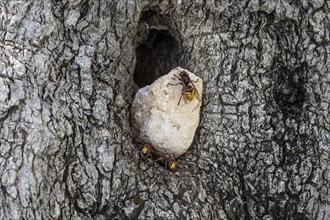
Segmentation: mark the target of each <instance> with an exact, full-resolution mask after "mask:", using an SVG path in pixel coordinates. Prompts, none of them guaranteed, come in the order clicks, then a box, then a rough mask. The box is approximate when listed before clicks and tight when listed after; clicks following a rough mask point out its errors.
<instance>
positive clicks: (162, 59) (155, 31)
mask: <svg viewBox="0 0 330 220" xmlns="http://www.w3.org/2000/svg"><path fill="white" fill-rule="evenodd" d="M169 21H170V18H169V17H168V16H166V15H160V14H157V13H156V12H154V11H147V12H144V13H143V14H142V17H141V19H140V22H139V28H138V29H139V32H138V34H137V42H136V44H137V48H136V66H135V71H134V76H133V80H134V82H135V83H136V84H137V85H138V86H139V87H140V88H141V87H144V86H146V85H150V84H151V83H153V82H154V81H155V80H156V79H158V78H159V77H160V76H162V75H165V74H167V73H168V72H169V71H170V70H171V69H172V68H174V67H176V66H178V63H179V56H180V55H179V51H180V49H179V48H180V44H179V42H178V41H177V39H176V38H175V37H174V35H177V33H174V30H173V29H171V28H170V26H171V25H170V24H169Z"/></svg>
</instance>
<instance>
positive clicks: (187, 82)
mask: <svg viewBox="0 0 330 220" xmlns="http://www.w3.org/2000/svg"><path fill="white" fill-rule="evenodd" d="M177 70H178V69H177ZM179 71H180V70H179ZM174 76H175V77H176V78H178V79H179V80H180V82H179V83H176V84H171V83H169V84H170V85H178V84H180V85H182V90H181V96H180V99H179V102H178V105H180V102H181V98H182V97H183V99H184V101H185V102H187V100H188V101H191V100H193V98H194V97H196V99H197V100H198V101H200V94H199V92H198V90H197V88H196V86H195V85H194V83H196V82H198V80H196V81H193V80H191V79H190V77H189V75H188V73H187V72H186V71H184V70H183V71H180V73H179V76H177V75H175V74H174Z"/></svg>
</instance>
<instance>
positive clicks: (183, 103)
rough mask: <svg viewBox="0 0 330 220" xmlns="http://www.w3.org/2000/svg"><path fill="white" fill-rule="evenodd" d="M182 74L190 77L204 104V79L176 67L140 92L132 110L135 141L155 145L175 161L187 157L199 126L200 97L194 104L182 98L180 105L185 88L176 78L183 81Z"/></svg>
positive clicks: (194, 99)
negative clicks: (185, 155) (177, 158)
mask: <svg viewBox="0 0 330 220" xmlns="http://www.w3.org/2000/svg"><path fill="white" fill-rule="evenodd" d="M182 71H186V72H187V73H188V75H189V77H190V79H191V80H192V81H193V85H194V86H195V87H196V89H197V90H198V92H199V99H200V100H201V98H202V90H203V81H202V79H201V78H199V77H197V76H196V75H194V74H193V73H191V72H189V71H188V70H186V69H183V68H181V67H177V68H175V69H173V70H172V71H171V72H169V73H168V74H166V75H164V76H162V77H160V78H159V79H157V80H156V81H155V82H154V83H152V84H151V85H150V86H146V87H143V88H141V89H140V90H139V91H138V92H137V93H136V95H135V98H134V101H133V104H132V107H131V114H132V125H133V132H134V133H135V136H136V138H137V139H138V140H140V141H143V142H146V143H148V144H150V145H152V146H153V148H154V150H156V151H158V152H159V153H161V154H164V155H172V154H173V155H174V156H175V157H179V156H180V155H182V154H184V153H185V152H186V151H187V150H188V148H189V147H190V145H191V143H192V141H193V138H194V134H195V131H196V129H197V127H198V124H199V116H200V114H199V112H200V107H201V101H199V100H198V99H197V97H198V96H197V94H195V96H194V97H193V99H192V100H191V101H189V100H187V99H186V98H185V97H182V98H181V100H180V104H179V105H178V102H179V99H180V97H181V92H182V89H183V85H181V84H180V80H179V79H178V78H177V77H175V75H176V76H178V77H180V72H182ZM197 80H198V81H197ZM175 84H176V85H175ZM189 87H190V88H192V86H189ZM184 95H185V93H184V94H183V96H184ZM196 96H197V97H196Z"/></svg>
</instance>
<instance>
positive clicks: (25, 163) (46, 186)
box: [0, 0, 330, 219]
mask: <svg viewBox="0 0 330 220" xmlns="http://www.w3.org/2000/svg"><path fill="white" fill-rule="evenodd" d="M329 14H330V5H329V1H324V0H311V1H307V0H300V1H299V0H297V1H286V0H279V1H275V0H270V1H258V0H250V1H239V0H237V1H225V0H223V1H201V0H198V1H180V0H174V1H168V0H163V1H148V0H144V1H143V0H141V1H133V0H115V1H102V0H101V1H91V0H80V1H79V0H78V1H76V0H75V1H66V0H64V1H56V0H52V1H49V0H45V1H44V0H42V1H41V0H35V1H15V0H4V1H1V2H0V18H1V19H0V22H1V23H0V57H1V59H0V144H1V148H0V176H1V179H0V186H1V193H0V216H1V218H2V219H124V218H131V219H137V218H139V219H330V193H329V190H330V149H329V146H330V113H329V103H330V71H329V68H330V58H329V54H330V44H329V42H330V33H329V29H330V18H329ZM141 18H142V20H141ZM151 31H159V33H162V34H164V33H165V35H166V34H169V35H170V36H172V37H170V38H166V41H163V44H162V41H161V38H160V37H158V38H157V36H156V35H155V39H158V40H157V42H158V41H160V43H159V44H156V45H158V46H154V47H152V45H154V44H153V43H154V42H151V43H150V44H149V47H148V42H146V41H153V40H154V39H150V38H152V37H150V36H152V35H148V34H149V33H150V32H151ZM148 36H149V38H148ZM171 39H174V40H175V41H176V42H167V41H171ZM157 42H156V43H157ZM142 43H146V45H145V46H143V47H139V46H140V45H141V44H142ZM150 45H151V46H150ZM162 45H165V46H166V45H171V47H172V46H173V47H175V48H174V49H173V50H171V51H174V53H171V51H169V50H167V51H168V54H169V57H168V59H167V57H166V53H164V51H166V50H162V51H161V52H159V53H158V52H157V51H158V50H160V49H159V48H162ZM138 47H139V48H140V49H141V48H149V49H150V50H151V51H152V53H151V54H153V55H154V59H155V63H157V65H152V64H150V69H151V70H153V71H154V72H155V73H157V74H160V73H159V71H158V72H157V71H156V70H159V68H165V67H166V68H170V66H171V65H173V64H176V63H179V64H180V65H181V66H182V67H185V68H187V69H189V70H190V71H192V72H194V73H196V74H197V75H198V76H200V77H201V78H203V80H204V82H205V85H204V86H205V90H204V91H205V93H204V95H203V105H202V115H201V116H202V120H201V122H200V127H199V129H198V131H197V134H196V136H195V140H194V142H193V145H192V147H191V149H190V150H189V151H188V152H187V153H186V154H185V155H184V156H183V157H182V158H180V159H181V160H183V161H185V162H182V163H181V164H180V167H179V168H178V170H177V171H176V172H170V171H167V170H165V169H164V168H163V167H161V166H159V165H158V164H153V163H152V162H150V161H146V160H144V159H143V158H141V157H140V156H139V151H138V149H137V148H136V146H134V144H133V140H132V136H131V127H130V115H129V106H130V104H131V102H132V97H133V95H134V89H133V88H134V81H133V78H134V77H133V75H134V72H135V65H136V60H138V59H137V58H136V54H140V55H141V53H142V54H143V52H141V51H140V49H139V51H138V52H137V53H136V49H137V48H138ZM155 48H156V50H153V49H155ZM157 48H158V49H157ZM157 55H159V56H157ZM141 56H142V55H141ZM157 59H158V60H157ZM159 59H161V61H163V62H159V61H160V60H159ZM149 60H150V59H149ZM151 61H152V59H151ZM156 61H157V62H156ZM148 62H149V61H148ZM162 63H165V64H162ZM141 65H142V64H141ZM162 65H163V66H162ZM172 67H173V66H172ZM166 68H165V69H166ZM137 69H142V70H143V69H145V67H143V68H142V67H141V66H138V67H137ZM147 69H148V68H147ZM149 74H150V73H149ZM153 77H155V75H150V78H153ZM142 78H143V77H142ZM144 80H146V79H144Z"/></svg>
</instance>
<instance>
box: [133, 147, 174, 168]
mask: <svg viewBox="0 0 330 220" xmlns="http://www.w3.org/2000/svg"><path fill="white" fill-rule="evenodd" d="M139 145H140V154H141V155H142V156H143V157H144V158H147V159H149V160H152V161H153V162H157V163H158V164H160V165H162V166H163V167H165V168H166V169H169V170H175V169H176V168H177V167H178V162H177V160H176V159H175V157H174V156H173V155H163V154H160V153H158V152H156V151H155V150H154V149H153V148H152V147H151V146H150V145H149V144H146V143H139Z"/></svg>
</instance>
